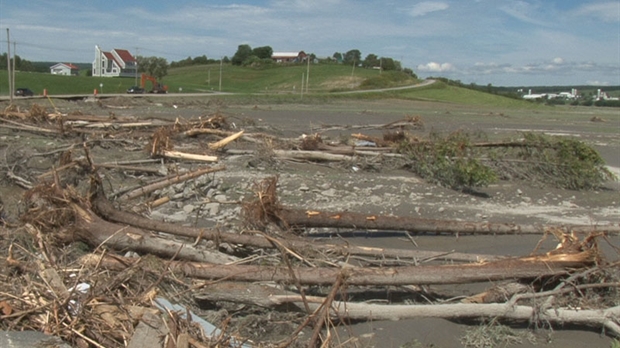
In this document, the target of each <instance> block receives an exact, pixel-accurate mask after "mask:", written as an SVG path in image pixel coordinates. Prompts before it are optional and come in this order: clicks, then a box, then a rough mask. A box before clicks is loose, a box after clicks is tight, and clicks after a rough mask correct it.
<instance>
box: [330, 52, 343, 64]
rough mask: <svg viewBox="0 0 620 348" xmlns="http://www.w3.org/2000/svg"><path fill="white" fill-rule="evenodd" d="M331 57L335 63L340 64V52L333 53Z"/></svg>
mask: <svg viewBox="0 0 620 348" xmlns="http://www.w3.org/2000/svg"><path fill="white" fill-rule="evenodd" d="M332 57H334V59H335V60H336V61H337V62H342V53H340V52H335V53H334V55H333V56H332Z"/></svg>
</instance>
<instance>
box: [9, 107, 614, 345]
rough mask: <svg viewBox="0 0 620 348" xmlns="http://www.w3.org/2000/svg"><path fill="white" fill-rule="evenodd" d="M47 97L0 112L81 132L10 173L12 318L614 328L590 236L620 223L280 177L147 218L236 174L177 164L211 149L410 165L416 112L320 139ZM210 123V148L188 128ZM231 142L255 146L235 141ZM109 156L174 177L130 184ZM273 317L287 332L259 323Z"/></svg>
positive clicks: (322, 338) (309, 334) (308, 332)
mask: <svg viewBox="0 0 620 348" xmlns="http://www.w3.org/2000/svg"><path fill="white" fill-rule="evenodd" d="M39 109H40V108H39ZM39 109H38V108H32V110H31V112H30V113H26V112H21V111H19V110H5V113H4V115H3V117H2V118H1V119H0V121H2V126H3V127H8V128H11V129H16V130H19V131H26V132H35V133H37V134H44V135H50V136H57V135H59V134H60V135H62V136H64V137H66V138H68V139H76V143H75V144H74V145H72V146H69V147H67V148H66V149H63V151H58V153H56V154H54V155H56V156H57V157H58V160H57V162H56V163H55V164H54V165H53V168H50V170H48V171H47V172H44V173H41V174H39V175H32V174H30V175H29V176H28V177H26V175H25V174H26V173H19V172H16V168H17V167H18V166H13V167H12V169H10V170H9V171H8V175H9V178H10V179H11V180H13V181H14V182H15V184H17V185H20V186H22V187H24V188H27V189H28V191H27V193H26V194H25V196H24V207H23V213H22V214H21V216H20V221H19V222H12V223H11V222H7V225H8V226H4V227H2V228H1V229H0V231H1V232H2V239H1V240H0V250H2V253H3V255H5V257H3V258H2V260H1V261H0V262H1V267H0V269H1V270H2V271H1V272H2V276H3V277H4V279H5V281H4V282H3V283H2V285H0V310H1V311H2V313H1V314H0V319H1V320H0V327H1V328H2V329H3V330H7V331H11V330H16V331H25V330H34V331H40V332H44V333H46V334H49V335H52V336H55V337H59V338H61V339H63V340H64V341H65V342H67V343H69V344H70V345H72V346H75V347H133V348H135V347H179V348H180V347H226V346H232V347H238V346H255V345H261V346H278V347H288V346H308V347H314V346H318V345H321V346H329V345H337V344H343V342H344V340H343V339H342V338H341V337H338V336H337V335H335V334H334V332H335V331H334V328H335V327H337V326H339V325H347V324H348V323H350V322H352V321H369V320H384V319H386V320H399V319H404V318H418V317H440V318H446V319H463V318H466V319H471V320H479V319H484V318H495V319H497V320H500V321H510V322H521V323H542V324H545V325H546V324H549V325H555V324H574V325H578V326H589V327H594V328H596V329H600V330H605V332H607V333H608V334H610V335H612V336H620V323H619V322H618V319H617V318H618V317H619V316H620V307H619V306H617V300H618V285H620V280H619V279H618V272H617V266H618V264H617V263H610V262H607V261H606V260H605V259H604V258H603V257H602V255H601V253H600V252H599V250H598V246H597V243H598V241H599V240H605V238H606V236H607V235H610V234H617V233H619V232H620V226H619V225H617V224H614V225H607V226H569V227H567V226H535V225H516V224H503V223H476V222H467V221H445V220H432V219H421V218H412V217H399V216H388V215H369V214H360V213H354V212H349V211H340V212H334V211H319V210H316V209H312V207H309V208H308V209H294V208H291V207H286V206H284V205H282V204H281V203H280V201H279V199H278V192H277V188H278V185H277V183H278V178H277V177H269V178H267V179H265V180H263V181H260V182H257V183H256V184H255V185H254V187H253V195H254V196H253V199H250V200H245V201H243V202H233V203H235V204H239V205H241V209H240V215H239V217H238V219H239V221H240V223H239V224H238V225H236V226H230V227H229V226H226V228H223V227H222V226H220V227H216V228H199V227H194V226H187V225H183V224H176V223H170V222H165V221H156V220H153V219H149V218H148V217H146V216H144V215H143V213H144V212H148V211H149V210H150V209H152V208H153V207H156V206H157V205H159V204H163V203H165V202H167V201H168V200H170V199H171V197H170V196H171V195H173V192H174V190H173V191H170V190H168V189H169V188H170V187H172V186H173V185H176V184H179V183H183V182H187V181H192V180H199V178H201V177H204V176H206V175H208V174H209V173H213V172H225V171H226V167H225V166H223V165H205V166H200V167H199V168H194V169H193V170H187V171H182V170H179V166H178V165H175V163H178V162H174V161H194V162H195V161H199V162H217V161H220V160H221V156H226V155H230V154H233V153H236V152H247V151H252V152H253V153H255V154H256V156H257V158H259V159H261V160H263V161H268V160H272V158H274V157H275V158H280V159H287V160H296V161H321V162H326V161H327V162H329V161H343V160H345V161H349V163H351V162H355V163H356V164H357V165H358V166H359V168H362V169H363V168H364V166H363V164H364V163H366V164H369V163H376V162H377V161H383V160H386V159H388V160H389V159H390V158H398V159H399V160H402V161H403V163H406V162H407V161H408V157H407V156H406V155H403V153H402V152H401V153H399V152H398V151H397V148H398V146H399V145H398V144H402V142H403V141H405V140H406V141H407V142H408V143H409V144H411V143H412V142H414V141H415V140H414V137H413V136H411V135H410V134H408V133H407V130H408V129H409V130H410V129H420V127H421V124H422V122H421V120H420V119H419V118H411V117H408V118H406V119H404V120H402V121H399V122H398V123H395V124H388V125H379V126H373V127H372V128H373V129H379V130H381V129H390V131H388V132H386V133H385V134H384V136H383V137H373V136H367V135H363V134H355V135H353V136H352V139H355V140H352V141H351V142H352V143H353V145H351V144H342V143H340V144H326V143H325V142H324V141H323V140H322V139H321V136H320V135H318V134H315V135H311V136H306V137H303V138H302V139H281V138H278V137H276V136H274V135H271V134H266V133H262V132H256V133H251V132H246V131H240V130H237V129H232V128H233V127H232V126H231V125H230V124H229V123H228V122H227V120H226V118H225V117H224V116H222V115H220V114H216V115H212V116H209V117H206V118H205V119H204V120H203V119H202V118H199V119H198V120H191V121H184V122H181V121H180V120H176V121H175V122H165V121H161V120H158V121H143V120H142V121H137V120H135V119H124V118H118V117H100V116H86V115H75V114H73V115H72V114H69V115H66V114H60V113H58V112H54V113H51V114H48V113H42V112H41V111H40V110H39ZM35 110H38V111H37V112H36V113H35V112H34V111H35ZM41 114H43V116H40V115H41ZM37 115H39V116H37ZM393 127H398V130H397V131H393V130H391V129H393ZM153 128H154V129H155V130H154V131H152V130H153ZM248 128H249V127H248ZM200 136H205V137H207V138H206V139H208V140H205V141H207V144H206V146H204V145H205V144H202V143H201V142H199V144H198V145H196V144H195V143H193V144H192V145H193V147H191V146H188V145H186V144H184V143H183V142H184V140H185V139H188V138H192V139H193V138H195V137H200ZM78 139H80V141H77V140H78ZM145 141H147V142H148V144H147V145H146V146H143V145H144V142H145ZM235 141H237V142H239V141H243V142H245V143H246V144H248V148H247V149H237V150H236V151H225V150H224V149H225V148H226V147H227V146H228V145H229V144H231V142H235ZM418 142H420V141H419V140H418ZM95 143H97V144H105V143H110V144H115V145H119V144H120V146H124V147H126V148H128V149H131V152H132V153H136V152H139V154H140V156H147V157H148V158H140V159H136V160H134V161H133V162H131V163H129V162H128V163H100V162H98V161H97V160H96V158H95V157H94V156H93V154H92V151H91V147H92V145H93V144H95ZM179 144H181V145H179ZM140 145H142V146H140ZM368 145H372V146H368ZM554 146H555V145H554ZM178 147H185V148H193V149H194V150H196V149H202V151H193V152H186V151H177V150H175V148H178ZM145 148H146V149H145ZM136 149H138V150H136ZM49 155H50V154H48V156H49ZM78 155H79V157H78ZM162 158H163V160H162ZM153 159H155V161H156V162H153V161H152V160H153ZM138 163H148V164H152V163H156V165H157V166H158V167H152V166H144V167H142V166H137V165H136V164H138ZM162 163H164V164H168V165H164V166H161V164H162ZM103 170H119V171H125V172H132V173H142V174H143V175H144V176H153V175H155V176H164V177H163V178H160V179H156V180H148V182H146V181H147V180H146V179H143V180H142V181H143V182H142V183H141V184H140V185H135V186H125V185H123V187H119V186H115V185H114V184H111V183H110V182H108V181H109V178H108V177H107V175H105V174H104V172H103ZM106 185H108V186H107V187H106ZM137 199H142V200H143V201H142V202H140V203H135V200H137ZM308 228H321V229H322V230H323V231H325V233H328V234H333V235H338V234H339V233H341V232H343V231H346V230H360V229H363V230H372V231H378V232H376V233H381V232H380V231H390V232H391V233H394V231H400V232H402V235H405V236H409V235H410V233H437V234H453V235H460V234H495V235H501V234H539V235H540V236H541V238H547V237H555V238H557V240H558V247H557V248H556V249H555V250H553V251H550V252H547V253H533V254H532V255H526V256H522V257H505V256H502V255H482V254H468V253H455V252H449V251H448V252H445V251H426V250H419V249H413V250H409V249H389V248H373V247H362V246H356V245H354V244H351V243H349V242H346V241H342V240H337V239H333V240H331V239H330V240H329V241H327V242H326V241H316V240H312V239H310V238H308V237H307V236H304V235H303V231H304V230H306V229H308ZM469 283H487V284H488V287H489V288H488V290H487V291H484V292H482V293H479V294H477V295H474V296H459V297H454V296H451V295H450V296H447V295H446V294H442V293H441V291H436V290H433V288H432V286H433V285H449V284H469ZM388 287H389V288H391V289H396V290H392V292H393V293H396V292H400V293H401V294H402V297H403V298H405V297H406V298H407V301H404V300H400V301H399V300H394V301H392V302H390V303H382V304H377V303H374V302H376V301H373V300H381V301H383V299H376V298H373V294H375V295H376V293H377V291H376V290H377V289H384V290H385V289H387V288H388ZM261 314H262V316H260V315H261ZM257 316H258V319H257ZM269 325H272V326H278V327H279V332H276V333H274V332H275V331H277V330H272V332H271V333H270V335H269V337H265V336H266V334H265V331H263V330H266V328H267V327H268V326H269Z"/></svg>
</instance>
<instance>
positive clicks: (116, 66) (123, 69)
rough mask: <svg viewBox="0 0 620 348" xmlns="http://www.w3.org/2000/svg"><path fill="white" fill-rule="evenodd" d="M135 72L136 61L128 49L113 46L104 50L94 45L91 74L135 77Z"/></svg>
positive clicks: (136, 67)
mask: <svg viewBox="0 0 620 348" xmlns="http://www.w3.org/2000/svg"><path fill="white" fill-rule="evenodd" d="M137 73H138V62H137V61H136V58H134V56H132V55H131V53H129V51H127V50H124V49H118V48H115V49H113V50H112V51H110V52H106V51H102V50H101V49H100V48H99V46H97V45H95V61H93V76H104V77H119V76H120V77H135V76H136V74H137Z"/></svg>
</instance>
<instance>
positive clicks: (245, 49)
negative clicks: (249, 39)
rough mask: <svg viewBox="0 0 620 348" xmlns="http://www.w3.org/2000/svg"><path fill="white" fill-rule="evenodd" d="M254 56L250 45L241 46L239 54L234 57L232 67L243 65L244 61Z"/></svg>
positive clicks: (236, 53) (238, 49) (238, 50)
mask: <svg viewBox="0 0 620 348" xmlns="http://www.w3.org/2000/svg"><path fill="white" fill-rule="evenodd" d="M251 55H252V47H250V45H239V47H238V48H237V52H235V55H234V56H233V57H232V60H231V62H232V65H241V64H243V61H244V60H246V59H248V58H249V57H250V56H251Z"/></svg>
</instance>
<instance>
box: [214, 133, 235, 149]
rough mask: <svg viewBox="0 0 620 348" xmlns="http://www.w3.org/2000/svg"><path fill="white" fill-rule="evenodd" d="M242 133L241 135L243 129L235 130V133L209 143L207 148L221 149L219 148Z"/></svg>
mask: <svg viewBox="0 0 620 348" xmlns="http://www.w3.org/2000/svg"><path fill="white" fill-rule="evenodd" d="M242 135H243V131H240V132H237V133H235V134H232V135H230V136H228V137H226V138H224V139H222V140H220V141H218V142H215V143H211V144H209V148H210V149H211V150H218V149H221V148H223V147H225V146H226V145H228V144H229V143H231V142H233V141H235V140H237V139H239V138H240V137H241V136H242Z"/></svg>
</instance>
